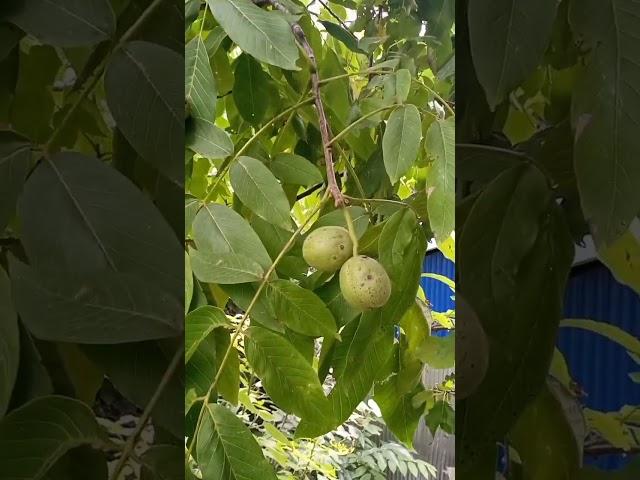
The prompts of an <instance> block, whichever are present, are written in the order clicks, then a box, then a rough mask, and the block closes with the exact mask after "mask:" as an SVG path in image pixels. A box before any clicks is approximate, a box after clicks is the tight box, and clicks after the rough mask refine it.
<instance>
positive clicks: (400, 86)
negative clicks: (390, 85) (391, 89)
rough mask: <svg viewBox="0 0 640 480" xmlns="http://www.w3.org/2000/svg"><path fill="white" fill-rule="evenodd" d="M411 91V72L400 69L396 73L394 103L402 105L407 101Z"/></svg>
mask: <svg viewBox="0 0 640 480" xmlns="http://www.w3.org/2000/svg"><path fill="white" fill-rule="evenodd" d="M410 90H411V72H410V71H409V70H407V69H406V68H401V69H400V70H398V71H397V72H396V101H397V102H398V103H404V102H406V101H407V97H408V96H409V91H410Z"/></svg>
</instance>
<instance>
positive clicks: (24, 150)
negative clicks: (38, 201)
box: [0, 131, 31, 232]
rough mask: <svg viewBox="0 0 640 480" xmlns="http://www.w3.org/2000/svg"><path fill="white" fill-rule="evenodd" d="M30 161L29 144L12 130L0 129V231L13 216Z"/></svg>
mask: <svg viewBox="0 0 640 480" xmlns="http://www.w3.org/2000/svg"><path fill="white" fill-rule="evenodd" d="M30 163H31V145H30V144H29V142H28V141H27V139H26V138H24V137H21V136H20V135H17V134H15V133H13V132H9V131H0V232H2V231H3V230H4V229H5V227H6V226H7V224H8V223H9V221H10V220H11V218H12V217H13V214H14V211H15V207H16V202H17V200H18V197H19V196H20V192H22V186H23V185H24V180H25V178H26V177H27V172H28V171H29V166H30Z"/></svg>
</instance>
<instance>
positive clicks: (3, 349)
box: [0, 267, 20, 418]
mask: <svg viewBox="0 0 640 480" xmlns="http://www.w3.org/2000/svg"><path fill="white" fill-rule="evenodd" d="M0 359H2V360H1V362H0V365H1V367H2V376H0V418H2V417H3V416H4V414H5V412H6V411H7V409H8V408H9V401H10V400H11V392H12V391H13V385H14V383H15V381H16V377H17V375H18V366H19V364H20V330H19V328H18V315H17V314H16V312H15V310H14V308H13V301H12V300H11V285H10V283H9V277H7V274H6V273H5V271H4V269H3V268H2V267H0Z"/></svg>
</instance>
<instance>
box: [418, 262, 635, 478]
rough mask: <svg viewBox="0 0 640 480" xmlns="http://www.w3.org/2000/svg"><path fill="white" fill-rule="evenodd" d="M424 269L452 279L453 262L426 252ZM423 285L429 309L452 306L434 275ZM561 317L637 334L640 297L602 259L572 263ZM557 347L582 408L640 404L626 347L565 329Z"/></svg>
mask: <svg viewBox="0 0 640 480" xmlns="http://www.w3.org/2000/svg"><path fill="white" fill-rule="evenodd" d="M424 272H428V273H437V274H440V275H444V276H446V277H448V278H451V279H454V278H455V264H454V263H453V262H451V261H449V260H447V259H446V258H445V257H444V256H443V255H442V253H441V252H439V251H437V250H436V251H430V252H428V254H427V256H426V258H425V261H424ZM421 283H422V287H423V289H424V291H425V294H426V296H427V298H428V299H429V301H430V302H431V304H432V306H433V309H434V310H436V311H446V310H448V309H449V308H454V305H455V303H454V301H453V300H452V299H451V291H450V290H449V288H448V287H447V286H446V285H445V284H443V283H442V282H439V281H437V280H434V279H429V278H423V279H422V282H421ZM564 310H565V317H566V318H588V319H592V320H598V321H603V322H607V323H609V324H612V325H615V326H617V327H620V328H622V329H623V330H625V331H626V332H628V333H630V334H631V335H633V336H635V337H637V338H640V297H639V296H638V295H637V294H636V293H635V292H634V291H633V290H631V289H630V288H628V287H626V286H625V285H622V284H620V283H618V282H617V281H616V280H615V278H613V276H612V275H611V273H610V272H609V270H608V269H607V268H606V267H605V266H604V265H602V264H601V263H600V262H597V261H596V262H590V263H586V264H581V265H579V266H575V267H574V268H573V270H572V273H571V276H570V279H569V283H568V285H567V291H566V294H565V306H564ZM558 347H559V348H560V350H561V351H562V352H563V354H564V355H565V358H566V360H567V363H568V365H569V369H570V371H571V374H572V376H573V378H574V379H575V380H576V381H577V382H578V383H579V384H580V385H581V386H582V388H583V389H584V391H585V392H586V394H587V397H585V398H584V399H583V402H584V404H585V406H587V407H589V408H593V409H597V410H601V411H615V410H619V409H620V408H621V407H622V406H624V405H640V385H638V384H636V383H634V382H633V381H632V380H631V379H630V378H629V376H628V373H630V372H634V371H638V370H639V368H638V365H637V364H636V363H635V362H634V361H633V359H631V358H630V357H629V355H628V354H627V352H626V351H625V349H624V348H622V347H620V346H619V345H618V344H616V343H614V342H612V341H610V340H608V339H606V338H604V337H602V336H600V335H597V334H595V333H590V332H588V331H585V330H579V329H571V328H563V329H561V331H560V333H559V336H558ZM628 461H629V457H627V456H624V455H609V456H601V457H598V458H589V457H585V462H586V463H588V464H590V465H594V466H597V467H598V468H602V469H608V470H614V469H618V468H621V467H622V466H624V465H625V464H626V463H628Z"/></svg>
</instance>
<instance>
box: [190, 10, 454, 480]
mask: <svg viewBox="0 0 640 480" xmlns="http://www.w3.org/2000/svg"><path fill="white" fill-rule="evenodd" d="M436 3H438V2H436ZM434 7H435V4H434V3H433V2H418V4H417V5H416V4H415V3H413V2H395V1H392V2H374V1H369V0H365V1H350V0H349V1H347V0H340V1H335V2H331V3H325V2H323V1H318V2H315V1H312V2H309V3H306V2H304V3H298V2H296V1H289V0H288V1H276V0H273V1H272V0H269V1H259V2H255V4H254V3H252V2H251V1H250V0H210V1H207V2H206V4H205V3H204V2H202V1H201V0H190V1H188V2H186V8H187V46H186V72H185V77H186V78H185V81H186V86H185V88H186V90H185V95H186V104H187V112H188V117H187V120H186V124H187V147H188V150H187V152H186V163H187V172H188V173H187V184H186V191H187V197H186V200H185V212H186V214H185V220H186V223H185V227H186V234H187V235H186V239H185V245H186V252H187V253H186V255H187V256H186V262H187V264H186V265H187V272H186V273H187V280H188V281H187V284H186V288H185V294H186V296H187V297H186V298H187V299H188V300H190V302H189V301H187V302H186V303H187V305H188V311H187V317H186V323H185V325H186V327H185V328H186V351H187V364H186V392H187V393H186V398H185V400H186V409H187V425H188V428H187V432H186V435H187V437H188V438H187V452H188V458H187V463H188V464H189V467H190V470H189V471H190V472H191V473H192V474H194V475H196V476H198V475H202V477H203V478H206V479H208V478H211V479H222V478H230V477H232V478H261V479H270V478H277V475H281V476H283V475H295V477H294V478H306V477H307V476H316V475H323V469H322V465H317V464H316V463H314V462H308V463H309V465H308V467H307V466H302V469H301V468H300V465H297V466H293V467H291V463H292V462H290V461H287V459H286V458H282V456H281V455H282V452H280V456H279V457H278V455H276V454H274V451H275V452H278V449H276V450H274V448H269V445H270V446H271V447H273V442H274V441H276V442H280V447H279V448H280V449H281V450H283V451H289V452H290V451H291V449H292V448H293V447H291V445H297V446H298V447H296V448H304V449H308V448H309V445H311V446H312V447H311V448H313V445H316V446H317V448H320V449H322V450H325V449H326V446H324V443H325V440H323V439H324V438H326V437H325V436H326V435H327V434H331V432H335V431H336V429H338V428H339V427H340V426H341V425H342V424H344V422H346V421H348V420H349V419H350V417H352V414H353V413H354V412H355V411H356V409H357V408H358V407H359V405H360V406H361V405H362V402H363V401H365V400H366V399H367V398H368V397H369V395H370V394H372V395H373V398H374V400H375V402H376V403H377V405H379V407H380V410H381V414H382V418H383V419H384V422H385V424H386V426H387V427H388V428H389V429H391V431H392V432H393V433H394V434H395V436H396V437H397V438H398V439H399V440H400V441H401V442H403V443H405V444H406V445H407V446H409V447H411V445H412V441H413V437H414V433H415V431H416V428H417V425H418V423H419V420H420V419H421V418H422V417H425V416H426V417H427V421H428V423H429V425H430V426H431V427H432V428H433V430H434V431H435V430H436V429H437V428H439V427H442V428H445V429H446V430H448V431H452V429H453V415H452V413H453V412H452V406H451V399H452V390H453V382H450V384H449V386H448V387H447V388H439V389H437V390H428V391H427V390H425V387H424V386H423V384H422V382H421V376H422V372H423V369H424V366H425V363H426V362H427V361H434V362H435V363H439V364H440V366H449V367H450V366H452V365H453V342H452V341H451V339H449V340H444V341H443V342H442V345H441V344H440V342H439V339H437V338H436V337H432V336H431V334H430V327H431V325H432V323H434V322H435V321H436V320H435V319H438V320H439V321H441V322H443V323H445V324H446V325H447V327H452V323H453V321H452V318H451V317H452V312H449V314H444V313H442V314H441V315H439V316H435V317H432V316H431V312H430V309H429V307H428V304H427V303H426V302H425V300H426V299H425V298H424V295H423V294H421V292H420V289H419V281H420V278H421V274H422V263H423V259H424V256H425V252H426V248H427V241H428V240H431V239H435V242H436V243H437V245H438V247H439V248H440V249H441V250H442V251H443V252H444V253H445V255H447V256H448V257H449V258H452V259H453V255H454V248H453V236H452V232H453V230H454V204H453V202H454V151H453V148H454V110H453V107H452V105H450V104H449V102H448V101H447V99H449V98H451V97H452V95H453V80H454V76H453V73H454V55H453V42H452V30H453V2H448V1H446V2H439V5H438V8H434ZM427 24H428V27H427ZM327 226H337V227H343V228H344V229H345V230H336V229H333V230H331V232H332V233H331V235H334V237H331V239H329V238H328V237H327V238H323V239H322V241H320V242H316V241H315V240H313V243H314V245H315V246H314V247H313V251H312V252H311V253H310V252H309V251H308V247H309V244H306V247H307V251H306V254H305V248H303V244H304V242H305V241H306V239H307V237H309V236H310V234H311V233H312V232H314V231H315V232H317V231H319V229H320V228H322V227H327ZM340 232H342V233H340ZM345 232H346V236H345ZM310 242H312V241H311V240H310ZM327 243H330V244H332V245H334V246H335V247H337V248H341V247H344V248H343V250H344V249H346V251H347V255H346V257H350V256H351V255H354V254H359V255H364V256H367V257H370V259H371V260H370V261H369V260H367V263H366V265H365V264H364V263H360V264H356V266H355V268H354V269H353V270H350V273H349V274H346V273H344V271H343V270H341V271H340V273H339V272H337V271H336V268H338V267H339V264H340V263H341V262H342V261H344V259H342V258H341V256H338V255H336V258H328V259H325V260H326V261H322V259H320V260H318V259H317V258H316V256H315V253H317V252H321V251H325V250H324V249H325V246H326V244H327ZM351 246H352V247H353V248H352V249H351V250H350V249H349V247H351ZM328 248H329V250H328V251H331V250H330V248H331V245H330V246H329V247H328ZM305 259H306V260H309V261H310V263H312V264H313V265H315V266H317V267H319V268H320V270H318V269H316V268H310V265H309V264H308V263H307V261H306V260H305ZM352 260H354V259H351V260H348V262H347V264H349V265H351V264H350V263H349V262H351V261H352ZM371 262H373V263H371ZM333 263H336V264H335V265H332V264H333ZM374 263H375V265H378V267H380V269H378V268H377V267H375V268H374V267H371V268H372V269H371V270H370V271H369V274H367V275H365V276H364V277H363V280H362V284H359V283H357V282H356V283H350V286H351V287H353V288H352V289H351V290H349V293H348V294H347V298H348V300H349V301H347V300H345V296H343V294H342V292H346V290H345V282H353V279H354V278H359V277H358V268H363V269H364V268H369V266H370V265H373V264H374ZM347 264H345V266H346V265H347ZM343 268H345V267H343ZM323 270H329V271H323ZM363 271H364V270H363ZM192 274H193V277H192ZM378 275H381V277H379V278H383V277H386V276H388V277H389V281H390V293H389V295H390V296H389V297H388V300H387V301H386V302H385V301H384V300H385V299H386V298H387V297H386V283H385V280H381V281H380V282H377V280H376V278H378ZM340 277H344V278H343V280H342V285H341V278H340ZM374 280H376V282H375V285H373V284H372V286H371V290H369V289H368V287H365V285H366V283H365V282H367V281H372V282H373V281H374ZM359 288H367V290H366V291H367V292H369V293H371V295H373V296H372V297H370V298H369V297H367V298H369V300H370V299H371V298H374V299H375V301H371V302H370V301H369V300H367V298H365V297H363V296H362V295H360V294H359V291H358V289H359ZM372 292H373V293H372ZM369 293H367V295H369ZM420 297H421V298H420ZM349 302H350V303H349ZM354 304H355V305H357V306H359V307H361V308H355V307H354V306H353V305H354ZM378 305H381V306H378ZM365 307H373V308H370V309H366V308H365ZM363 309H365V310H364V311H363ZM398 327H400V328H398ZM434 344H436V345H435V347H439V348H432V347H434ZM434 352H436V353H434ZM212 379H213V381H212ZM256 392H257V393H258V394H259V398H262V396H266V397H265V398H267V399H268V402H273V404H275V406H274V411H276V410H277V411H284V412H285V414H286V415H287V416H288V417H287V422H289V421H290V422H292V425H291V426H285V425H281V422H280V423H277V422H274V421H269V420H266V421H265V420H264V419H262V420H261V421H260V426H259V427H258V426H256V422H252V421H251V420H246V421H244V422H243V418H247V419H248V418H250V416H249V417H247V415H248V414H249V413H251V412H252V410H253V409H255V408H256V406H255V405H254V403H253V402H254V400H253V399H254V398H257V397H256V395H255V393H256ZM237 405H240V406H239V407H236V406H237ZM236 413H239V414H240V416H237V415H236ZM253 415H255V412H254V413H253ZM287 425H288V424H287ZM300 445H302V447H300ZM261 447H262V448H261ZM369 447H372V446H371V445H370V446H369ZM264 453H267V455H268V457H267V458H269V460H271V463H270V462H269V461H268V460H266V459H265V457H264V455H263V454H264ZM362 455H363V456H365V457H366V455H365V454H364V453H362ZM372 458H375V456H374V457H372ZM409 463H410V464H411V467H409V466H407V467H406V468H410V469H413V468H418V466H417V465H418V463H415V462H409ZM274 464H275V465H277V466H278V467H277V468H276V469H274V468H273V466H272V465H274ZM354 464H357V461H356V460H354ZM343 467H344V468H343V469H344V471H345V475H348V474H349V472H350V471H351V470H350V468H351V467H349V466H348V465H346V464H344V465H343ZM358 467H363V468H360V469H359V470H358V469H357V468H356V469H354V471H353V472H352V473H354V474H355V472H356V470H357V472H358V473H357V475H356V477H357V478H359V477H362V478H379V474H378V475H376V476H375V477H373V475H374V474H375V472H374V471H369V470H368V469H367V467H366V464H364V465H358ZM421 468H426V467H424V466H423V467H421ZM283 478H290V477H289V476H286V477H283ZM318 478H322V477H318ZM324 478H331V477H329V476H328V475H324Z"/></svg>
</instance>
